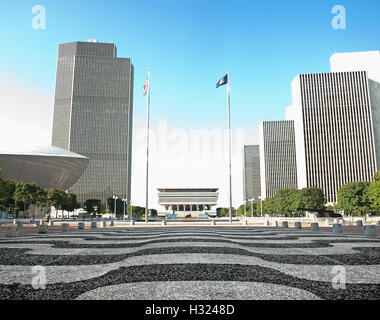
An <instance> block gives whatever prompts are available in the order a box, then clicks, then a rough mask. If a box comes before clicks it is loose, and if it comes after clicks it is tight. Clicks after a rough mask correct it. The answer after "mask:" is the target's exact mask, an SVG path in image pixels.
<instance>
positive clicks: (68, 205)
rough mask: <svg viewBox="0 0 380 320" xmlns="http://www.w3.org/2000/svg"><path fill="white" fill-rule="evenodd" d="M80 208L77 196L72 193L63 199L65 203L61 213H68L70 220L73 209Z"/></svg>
mask: <svg viewBox="0 0 380 320" xmlns="http://www.w3.org/2000/svg"><path fill="white" fill-rule="evenodd" d="M79 208H81V204H80V203H79V202H78V201H77V196H76V194H74V193H67V194H66V197H65V202H64V204H63V206H62V210H63V211H67V212H68V218H70V212H73V211H74V210H75V209H79Z"/></svg>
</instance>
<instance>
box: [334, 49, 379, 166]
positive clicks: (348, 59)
mask: <svg viewBox="0 0 380 320" xmlns="http://www.w3.org/2000/svg"><path fill="white" fill-rule="evenodd" d="M330 68H331V72H347V71H367V72H368V85H369V93H370V98H371V109H372V121H373V129H374V132H375V145H376V161H377V165H378V166H379V164H380V51H364V52H347V53H335V54H333V55H332V56H331V58H330Z"/></svg>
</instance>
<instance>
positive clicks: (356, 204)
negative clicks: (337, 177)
mask: <svg viewBox="0 0 380 320" xmlns="http://www.w3.org/2000/svg"><path fill="white" fill-rule="evenodd" d="M369 186H370V183H369V182H352V183H348V184H345V185H343V186H342V187H341V188H340V190H339V191H338V205H337V209H339V210H343V211H344V213H345V214H351V215H359V216H362V215H365V214H366V213H369V212H370V211H371V206H370V201H369V194H368V191H369Z"/></svg>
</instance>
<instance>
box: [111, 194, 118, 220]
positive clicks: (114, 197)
mask: <svg viewBox="0 0 380 320" xmlns="http://www.w3.org/2000/svg"><path fill="white" fill-rule="evenodd" d="M112 198H113V199H115V205H114V207H113V212H114V215H115V217H114V218H115V219H116V200H117V199H119V198H118V197H116V196H113V197H112Z"/></svg>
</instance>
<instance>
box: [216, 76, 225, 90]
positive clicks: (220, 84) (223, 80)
mask: <svg viewBox="0 0 380 320" xmlns="http://www.w3.org/2000/svg"><path fill="white" fill-rule="evenodd" d="M227 83H228V75H227V74H226V75H225V76H224V77H223V78H222V79H220V80H219V81H218V83H217V84H216V87H217V88H219V87H220V86H223V85H225V84H227Z"/></svg>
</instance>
